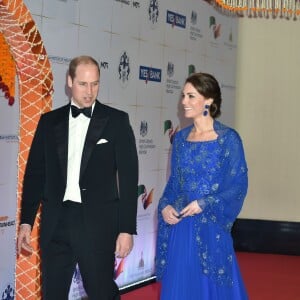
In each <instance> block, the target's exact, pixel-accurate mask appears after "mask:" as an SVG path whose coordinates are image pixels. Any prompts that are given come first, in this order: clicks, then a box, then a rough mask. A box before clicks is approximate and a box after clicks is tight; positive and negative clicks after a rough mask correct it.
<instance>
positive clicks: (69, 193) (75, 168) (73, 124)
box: [63, 100, 95, 203]
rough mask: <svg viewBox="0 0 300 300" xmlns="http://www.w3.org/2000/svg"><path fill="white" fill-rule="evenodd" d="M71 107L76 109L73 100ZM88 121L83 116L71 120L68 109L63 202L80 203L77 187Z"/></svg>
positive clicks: (78, 188)
mask: <svg viewBox="0 0 300 300" xmlns="http://www.w3.org/2000/svg"><path fill="white" fill-rule="evenodd" d="M71 105H75V106H77V107H78V105H76V104H75V103H74V101H73V100H71ZM94 106H95V103H94V104H93V106H92V111H93V109H94ZM90 120H91V119H90V118H88V117H86V116H85V115H84V114H80V115H79V116H78V117H77V118H73V117H72V113H71V109H70V114H69V141H68V168H67V186H66V191H65V195H64V199H63V201H66V200H71V201H74V202H78V203H81V202H82V201H81V194H80V187H79V174H80V165H81V157H82V151H83V146H84V142H85V137H86V133H87V130H88V126H89V124H90Z"/></svg>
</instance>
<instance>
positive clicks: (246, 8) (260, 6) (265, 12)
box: [210, 0, 300, 20]
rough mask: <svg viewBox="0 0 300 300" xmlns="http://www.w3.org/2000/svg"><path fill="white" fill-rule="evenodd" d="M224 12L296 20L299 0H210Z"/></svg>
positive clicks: (299, 11) (298, 12)
mask: <svg viewBox="0 0 300 300" xmlns="http://www.w3.org/2000/svg"><path fill="white" fill-rule="evenodd" d="M210 2H211V3H215V4H216V6H217V8H219V9H220V10H221V11H222V12H224V13H227V14H228V13H229V14H232V15H237V16H240V17H243V16H247V17H249V18H251V17H265V18H269V17H272V18H277V17H280V18H286V19H288V20H289V19H290V18H293V20H297V17H298V16H299V15H300V0H212V1H210Z"/></svg>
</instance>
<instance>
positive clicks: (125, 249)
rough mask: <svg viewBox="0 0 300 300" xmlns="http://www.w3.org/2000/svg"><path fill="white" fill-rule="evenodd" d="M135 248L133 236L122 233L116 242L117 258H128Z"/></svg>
mask: <svg viewBox="0 0 300 300" xmlns="http://www.w3.org/2000/svg"><path fill="white" fill-rule="evenodd" d="M132 248H133V236H132V235H131V234H129V233H125V232H121V233H120V234H119V236H118V238H117V242H116V251H115V254H116V257H118V258H124V257H126V256H127V255H128V254H129V253H130V251H131V250H132Z"/></svg>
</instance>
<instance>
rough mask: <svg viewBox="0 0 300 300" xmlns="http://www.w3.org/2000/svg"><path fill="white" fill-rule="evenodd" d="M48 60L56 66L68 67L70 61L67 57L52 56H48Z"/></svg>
mask: <svg viewBox="0 0 300 300" xmlns="http://www.w3.org/2000/svg"><path fill="white" fill-rule="evenodd" d="M48 58H49V60H50V61H51V62H53V63H56V64H62V65H69V63H70V61H71V60H72V59H71V58H69V57H62V56H53V55H48Z"/></svg>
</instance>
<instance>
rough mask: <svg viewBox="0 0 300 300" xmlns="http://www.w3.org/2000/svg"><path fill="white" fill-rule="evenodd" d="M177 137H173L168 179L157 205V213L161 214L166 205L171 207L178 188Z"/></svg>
mask: <svg viewBox="0 0 300 300" xmlns="http://www.w3.org/2000/svg"><path fill="white" fill-rule="evenodd" d="M178 146H179V142H178V136H177V135H175V137H174V139H173V144H172V152H171V172H170V176H169V179H168V182H167V184H166V186H165V189H164V192H163V194H162V196H161V198H160V200H159V203H158V211H159V212H161V211H162V210H163V209H164V208H165V207H166V206H167V205H172V204H173V203H174V201H175V199H176V197H177V194H178V186H179V184H178V183H179V169H178V168H179V166H178V161H177V155H178V154H177V152H178Z"/></svg>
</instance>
